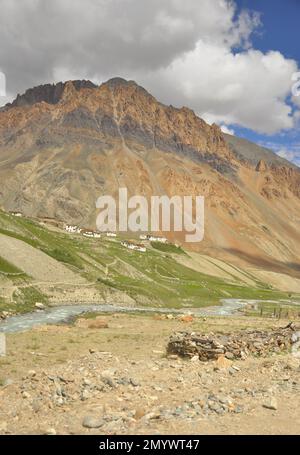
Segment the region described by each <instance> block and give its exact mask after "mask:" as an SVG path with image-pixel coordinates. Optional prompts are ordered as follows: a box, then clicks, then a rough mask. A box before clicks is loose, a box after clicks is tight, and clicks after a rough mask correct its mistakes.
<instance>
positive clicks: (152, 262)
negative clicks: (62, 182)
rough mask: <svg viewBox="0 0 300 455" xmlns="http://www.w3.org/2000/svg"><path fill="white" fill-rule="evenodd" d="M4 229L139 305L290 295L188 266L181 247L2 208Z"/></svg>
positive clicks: (189, 304) (183, 304)
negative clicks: (49, 223) (131, 240)
mask: <svg viewBox="0 0 300 455" xmlns="http://www.w3.org/2000/svg"><path fill="white" fill-rule="evenodd" d="M0 233H2V234H5V235H8V236H12V237H15V238H18V239H20V240H23V241H24V242H27V243H28V244H30V245H31V246H33V247H35V248H39V249H40V250H42V251H43V252H45V253H46V254H48V255H49V256H51V257H53V258H55V259H56V260H57V261H60V262H62V263H64V264H65V265H66V266H67V267H69V268H71V269H72V270H73V271H75V272H77V273H78V274H80V275H81V276H83V277H85V278H86V279H87V280H88V281H89V282H92V283H95V286H96V287H98V288H99V289H105V288H113V289H118V290H121V291H124V292H126V293H127V294H129V295H130V296H131V297H133V298H134V299H135V300H136V301H137V302H138V303H139V304H145V305H146V304H151V305H152V306H156V305H157V306H164V307H167V306H169V307H174V308H179V307H200V306H207V305H215V304H217V303H219V301H220V299H222V298H229V297H232V298H249V299H250V298H251V299H284V298H288V295H287V293H284V292H279V291H275V290H272V289H270V288H269V287H268V286H267V285H264V284H263V283H257V287H247V286H245V285H243V284H242V283H239V282H238V281H234V279H232V281H231V282H227V281H224V280H222V279H220V278H214V277H211V276H208V275H205V274H202V273H199V272H198V271H195V270H192V269H190V268H188V267H185V266H183V265H181V264H179V263H178V262H177V261H176V257H177V255H176V254H175V253H180V254H188V253H187V252H183V250H181V249H180V250H178V251H177V249H176V248H175V247H170V248H160V247H159V249H157V248H155V247H156V246H157V245H153V246H151V245H149V247H148V250H147V253H139V252H135V251H129V250H127V249H125V248H124V247H122V245H121V244H120V241H119V240H118V239H116V240H109V239H107V238H105V237H102V238H101V239H87V238H84V237H82V236H74V235H68V234H66V233H64V232H59V231H54V230H49V229H47V228H45V227H44V226H41V225H40V224H39V223H37V222H35V221H32V220H29V219H25V218H15V217H13V216H11V215H8V214H6V213H4V212H1V211H0ZM174 248H175V249H174ZM162 250H163V251H162ZM0 256H1V252H0ZM1 264H2V265H1ZM1 267H2V268H3V269H6V270H9V267H10V265H9V264H8V263H7V264H5V262H3V261H2V262H1V261H0V270H1ZM13 269H14V268H13V266H12V268H11V270H13ZM40 300H41V299H40Z"/></svg>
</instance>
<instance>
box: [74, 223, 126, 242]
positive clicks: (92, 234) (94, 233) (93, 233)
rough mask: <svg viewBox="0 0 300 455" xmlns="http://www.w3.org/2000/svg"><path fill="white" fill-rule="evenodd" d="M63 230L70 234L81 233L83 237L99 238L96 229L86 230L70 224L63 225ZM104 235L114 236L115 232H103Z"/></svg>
mask: <svg viewBox="0 0 300 455" xmlns="http://www.w3.org/2000/svg"><path fill="white" fill-rule="evenodd" d="M65 231H67V232H69V233H70V234H82V235H83V236H84V237H89V238H94V239H100V238H101V234H100V232H98V231H92V230H86V229H82V228H80V227H78V226H72V225H70V224H66V225H65ZM105 235H106V237H116V236H117V234H116V233H115V232H105Z"/></svg>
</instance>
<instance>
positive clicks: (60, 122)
mask: <svg viewBox="0 0 300 455" xmlns="http://www.w3.org/2000/svg"><path fill="white" fill-rule="evenodd" d="M272 157H274V158H272ZM0 179H1V183H2V185H1V188H0V205H2V206H3V208H4V209H5V210H20V211H22V212H23V213H24V214H26V215H29V216H37V217H44V216H47V217H55V218H58V219H61V220H64V221H68V222H74V223H79V224H81V225H82V226H86V227H88V226H94V225H95V221H96V209H95V201H96V199H97V198H98V197H99V196H100V195H102V194H109V195H116V194H117V191H118V188H119V187H125V186H126V187H127V188H128V190H129V193H130V194H143V195H146V196H148V197H150V196H151V195H162V194H168V195H204V196H205V197H206V216H205V229H206V231H205V240H204V241H203V242H201V243H200V244H194V245H193V244H191V245H190V247H191V248H193V249H197V250H199V251H202V252H204V253H209V254H213V255H216V256H220V257H223V258H225V259H226V258H230V260H235V259H236V260H237V261H238V262H239V263H241V262H243V263H248V264H249V263H250V264H252V265H255V266H257V265H259V266H263V267H264V268H267V269H270V270H275V271H280V272H283V273H290V274H293V275H295V276H299V268H300V265H299V257H300V233H299V224H300V223H299V222H300V217H299V209H300V172H299V169H298V168H297V167H295V166H293V165H292V164H290V163H288V162H287V161H285V160H282V159H277V158H275V155H272V154H271V152H269V151H268V152H267V151H265V149H261V148H259V147H257V146H254V145H251V144H250V145H249V144H248V143H247V144H245V141H242V140H239V139H235V138H234V139H230V138H228V137H225V136H224V135H223V134H222V132H221V130H220V129H219V128H218V127H217V126H216V125H212V126H209V125H208V124H206V123H205V122H204V121H203V120H201V119H199V118H198V117H197V116H196V115H195V114H194V113H193V112H192V111H191V110H189V109H187V108H182V109H175V108H173V107H172V106H170V107H168V106H164V105H162V104H160V103H159V102H158V101H157V100H156V99H155V98H154V97H152V96H151V95H150V94H149V93H147V92H146V91H145V90H144V89H143V88H141V87H139V86H138V85H137V84H136V83H134V82H132V81H130V82H127V81H125V80H123V79H118V78H117V79H112V80H110V81H108V82H107V83H105V84H103V85H101V86H100V87H97V86H95V85H94V84H92V83H90V82H88V81H76V82H67V83H65V84H58V85H56V86H51V85H47V86H41V87H37V88H35V89H31V90H30V91H28V92H26V94H25V95H23V96H19V97H18V98H17V99H16V101H15V102H14V103H12V104H11V105H8V106H6V107H5V108H3V109H2V110H1V111H0ZM169 238H170V239H171V240H173V239H175V240H176V241H179V242H182V241H183V239H184V238H183V235H182V234H178V233H174V234H170V235H169Z"/></svg>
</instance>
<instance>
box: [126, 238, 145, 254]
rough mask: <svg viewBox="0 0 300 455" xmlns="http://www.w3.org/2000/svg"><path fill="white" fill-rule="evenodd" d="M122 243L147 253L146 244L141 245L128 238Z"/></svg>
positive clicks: (131, 248)
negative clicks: (129, 240)
mask: <svg viewBox="0 0 300 455" xmlns="http://www.w3.org/2000/svg"><path fill="white" fill-rule="evenodd" d="M121 245H122V246H124V247H125V248H127V249H128V250H134V251H139V252H140V253H146V251H147V250H146V247H144V245H140V244H138V243H133V242H128V241H127V240H124V241H123V242H121Z"/></svg>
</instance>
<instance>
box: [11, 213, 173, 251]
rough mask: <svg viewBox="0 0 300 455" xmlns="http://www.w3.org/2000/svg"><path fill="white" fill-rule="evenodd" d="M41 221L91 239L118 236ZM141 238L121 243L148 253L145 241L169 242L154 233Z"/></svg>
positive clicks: (55, 221)
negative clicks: (137, 240) (138, 240)
mask: <svg viewBox="0 0 300 455" xmlns="http://www.w3.org/2000/svg"><path fill="white" fill-rule="evenodd" d="M9 214H10V215H11V216H14V217H17V218H22V217H24V215H23V213H21V212H18V211H13V212H9ZM38 221H39V222H41V223H42V224H43V225H45V224H48V225H52V226H54V227H57V228H61V227H62V225H63V229H64V231H65V232H67V233H69V234H77V235H82V236H83V237H86V238H90V239H100V238H101V237H102V236H104V237H107V238H110V239H116V238H117V233H116V232H112V231H106V232H99V231H95V230H93V229H87V228H83V227H80V226H77V225H72V224H66V223H61V222H59V221H57V220H55V219H54V218H43V219H38ZM139 239H140V240H141V241H142V242H144V243H137V242H136V241H134V240H121V245H122V246H123V247H124V248H127V249H128V250H131V251H138V252H140V253H146V252H147V248H146V245H145V242H148V243H151V242H158V243H161V244H167V243H169V242H168V239H167V238H166V237H161V236H157V235H154V234H149V233H148V234H141V235H140V236H139Z"/></svg>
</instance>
